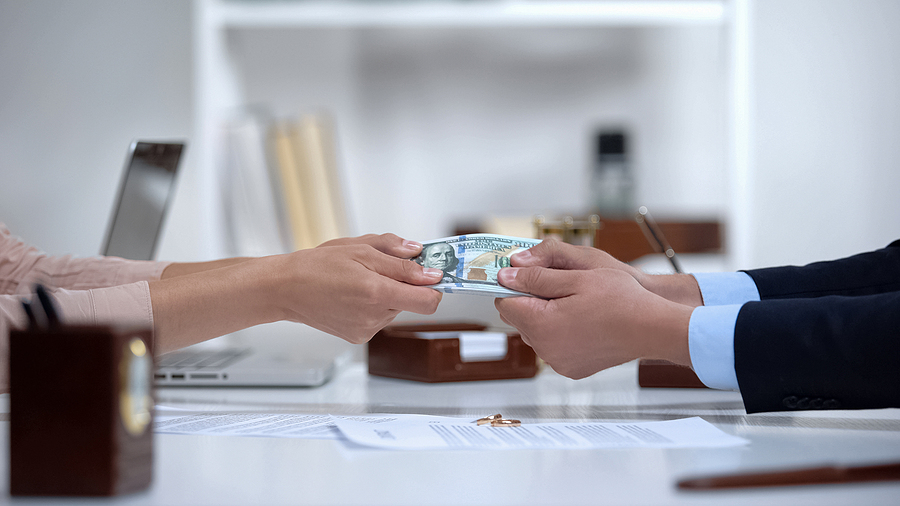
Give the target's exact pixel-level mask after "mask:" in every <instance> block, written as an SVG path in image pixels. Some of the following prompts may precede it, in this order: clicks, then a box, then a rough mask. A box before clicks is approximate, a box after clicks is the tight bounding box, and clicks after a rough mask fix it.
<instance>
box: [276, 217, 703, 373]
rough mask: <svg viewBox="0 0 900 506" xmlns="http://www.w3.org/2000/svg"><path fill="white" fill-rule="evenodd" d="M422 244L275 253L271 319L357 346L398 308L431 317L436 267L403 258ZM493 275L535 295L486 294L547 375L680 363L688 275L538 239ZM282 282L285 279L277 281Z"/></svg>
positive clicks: (387, 242) (340, 244)
mask: <svg viewBox="0 0 900 506" xmlns="http://www.w3.org/2000/svg"><path fill="white" fill-rule="evenodd" d="M421 249H422V245H421V244H419V243H415V242H412V241H405V240H403V239H401V238H400V237H398V236H396V235H394V234H383V235H365V236H361V237H355V238H344V239H336V240H333V241H329V242H326V243H324V244H322V245H320V246H318V247H316V248H312V249H307V250H301V251H297V252H294V253H291V254H288V255H283V256H281V257H279V259H280V260H281V261H283V262H287V265H282V266H280V267H279V268H278V269H277V272H282V273H287V275H288V276H290V277H291V279H290V281H291V282H280V283H278V284H277V285H276V291H277V292H278V293H276V296H277V298H276V301H282V303H279V304H276V306H278V307H280V308H281V310H282V311H283V312H282V314H280V315H278V316H277V319H285V320H291V321H296V322H302V323H305V324H307V325H310V326H312V327H315V328H317V329H319V330H322V331H325V332H328V333H330V334H333V335H335V336H338V337H341V338H343V339H345V340H347V341H349V342H352V343H357V344H358V343H364V342H366V341H368V340H369V339H371V337H372V336H373V335H375V333H376V332H378V331H379V330H380V329H381V328H383V327H384V326H385V325H388V324H389V323H390V322H391V321H393V319H394V318H395V317H396V316H397V315H398V314H399V313H400V312H401V311H411V312H414V313H418V314H433V313H434V312H435V311H436V310H437V307H438V304H439V303H440V301H441V293H440V292H437V291H435V290H432V289H430V288H427V287H426V286H423V285H432V284H435V283H438V282H439V281H440V280H441V277H442V275H443V272H442V271H441V270H439V269H427V268H423V267H421V266H420V265H418V264H417V263H415V262H410V261H409V260H408V259H410V258H413V257H415V256H416V255H418V254H419V253H420V252H421ZM511 260H512V265H513V267H511V268H505V269H501V270H500V273H499V276H498V280H499V281H500V283H501V284H502V285H504V286H506V287H508V288H511V289H513V290H518V291H522V292H526V293H530V294H533V295H536V296H537V297H539V298H531V297H511V298H505V299H496V301H495V306H496V307H497V310H498V311H499V312H500V317H501V318H502V319H503V321H504V322H506V323H507V324H509V325H511V326H513V327H515V328H516V329H518V330H519V332H520V333H521V335H522V338H523V340H525V342H526V343H527V344H528V345H529V346H531V347H532V348H534V350H535V352H536V353H537V354H538V356H540V357H541V358H542V359H543V360H544V361H545V362H547V363H548V364H549V365H550V366H551V367H553V368H554V369H555V370H556V371H557V372H559V373H561V374H563V375H565V376H569V377H571V378H576V379H577V378H583V377H586V376H590V375H591V374H594V373H596V372H598V371H600V370H603V369H606V368H608V367H612V366H614V365H618V364H621V363H624V362H627V361H630V360H633V359H636V358H641V357H644V358H661V359H665V360H669V361H672V362H675V363H680V364H684V365H688V366H690V354H689V351H688V344H687V335H688V324H689V322H690V315H691V311H692V310H693V308H694V307H695V306H697V305H701V304H702V300H701V299H700V296H699V289H698V288H697V286H696V282H695V281H693V277H691V276H650V275H647V274H645V273H643V272H642V271H640V270H639V269H636V268H634V267H631V266H629V265H627V264H624V263H622V262H619V261H618V260H616V259H614V258H613V257H612V256H610V255H609V254H607V253H605V252H603V251H601V250H598V249H595V248H586V247H579V246H572V245H569V244H565V243H561V242H558V241H554V240H548V241H544V242H543V243H541V244H539V245H538V246H535V247H533V248H531V249H529V250H527V251H525V252H522V253H519V254H517V255H514V256H513V257H512V259H511ZM282 281H285V280H282Z"/></svg>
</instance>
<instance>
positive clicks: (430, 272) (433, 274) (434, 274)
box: [422, 267, 444, 278]
mask: <svg viewBox="0 0 900 506" xmlns="http://www.w3.org/2000/svg"><path fill="white" fill-rule="evenodd" d="M422 272H424V273H425V275H426V276H428V277H429V278H441V277H443V276H444V271H442V270H440V269H435V268H434V267H426V268H424V269H422Z"/></svg>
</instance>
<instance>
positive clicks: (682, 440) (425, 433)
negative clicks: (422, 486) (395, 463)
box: [154, 411, 747, 450]
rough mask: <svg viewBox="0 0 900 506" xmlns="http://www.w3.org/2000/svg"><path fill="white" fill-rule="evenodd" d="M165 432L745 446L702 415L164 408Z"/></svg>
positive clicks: (386, 444) (415, 445)
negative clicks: (499, 420) (656, 417)
mask: <svg viewBox="0 0 900 506" xmlns="http://www.w3.org/2000/svg"><path fill="white" fill-rule="evenodd" d="M154 428H155V430H156V432H157V433H161V434H194V435H204V436H255V437H285V438H303V439H346V440H348V441H351V442H353V443H356V444H360V445H363V446H370V447H376V448H384V449H393V450H463V449H472V450H515V449H528V448H545V449H597V448H685V447H723V446H736V445H742V444H747V440H745V439H742V438H739V437H736V436H731V435H729V434H726V433H724V432H722V431H721V430H719V429H717V428H716V427H715V426H713V425H712V424H710V423H709V422H706V421H705V420H703V419H702V418H699V417H693V418H683V419H680V420H670V421H662V422H633V423H632V422H602V423H601V422H554V423H523V424H522V425H521V426H519V427H490V426H488V425H484V426H479V425H477V424H475V423H473V421H472V420H468V419H462V418H450V417H443V416H428V415H388V414H373V415H360V416H332V415H309V414H298V413H280V414H273V413H196V414H177V412H174V411H161V412H158V413H157V415H156V417H155V420H154Z"/></svg>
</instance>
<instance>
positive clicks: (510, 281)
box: [497, 267, 584, 299]
mask: <svg viewBox="0 0 900 506" xmlns="http://www.w3.org/2000/svg"><path fill="white" fill-rule="evenodd" d="M583 272H584V271H563V270H557V269H547V268H545V267H507V268H504V269H500V272H498V273H497V281H499V282H500V284H501V285H503V286H505V287H507V288H510V289H512V290H517V291H519V292H525V293H530V294H532V295H536V296H538V297H541V298H544V299H558V298H560V297H568V296H569V295H573V294H574V293H575V289H576V286H577V285H578V284H579V282H580V280H581V279H582V277H583V274H582V273H583Z"/></svg>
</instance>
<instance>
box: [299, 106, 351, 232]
mask: <svg viewBox="0 0 900 506" xmlns="http://www.w3.org/2000/svg"><path fill="white" fill-rule="evenodd" d="M289 132H290V138H291V140H292V143H291V147H292V149H293V155H294V160H295V162H296V163H295V169H296V170H297V171H298V180H299V182H300V189H301V193H302V197H303V202H304V204H305V208H306V211H307V213H308V216H309V223H310V230H309V231H310V234H311V237H312V242H313V243H314V244H316V245H317V244H321V243H323V242H325V241H328V240H331V239H336V238H338V237H343V236H345V235H347V228H348V227H347V219H346V214H345V211H344V199H343V193H342V191H341V186H340V180H339V178H338V174H337V163H336V159H335V148H334V133H333V128H332V125H331V122H330V121H329V119H328V118H327V117H325V116H323V115H312V114H307V115H303V116H301V117H300V118H298V119H297V120H296V121H294V122H293V124H292V125H290V126H289Z"/></svg>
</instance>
